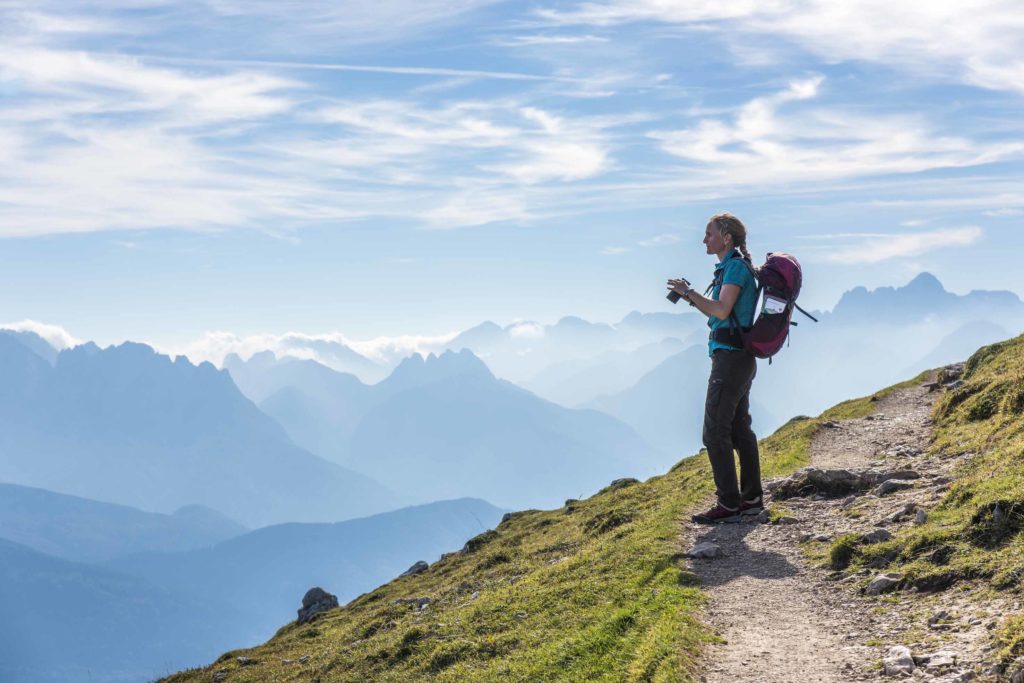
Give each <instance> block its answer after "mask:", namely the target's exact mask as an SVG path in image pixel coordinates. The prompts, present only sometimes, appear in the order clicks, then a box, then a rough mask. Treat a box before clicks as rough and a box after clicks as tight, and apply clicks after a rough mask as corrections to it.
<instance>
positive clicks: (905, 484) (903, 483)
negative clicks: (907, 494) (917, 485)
mask: <svg viewBox="0 0 1024 683" xmlns="http://www.w3.org/2000/svg"><path fill="white" fill-rule="evenodd" d="M913 485H914V482H912V481H910V480H908V479H886V480H885V481H883V482H882V483H881V484H879V485H878V486H877V487H876V488H875V494H876V495H879V496H885V495H888V494H890V493H894V492H896V491H902V490H903V489H909V488H911V487H913Z"/></svg>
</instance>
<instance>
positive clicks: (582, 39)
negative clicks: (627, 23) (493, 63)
mask: <svg viewBox="0 0 1024 683" xmlns="http://www.w3.org/2000/svg"><path fill="white" fill-rule="evenodd" d="M607 42H608V38H605V37H603V36H594V35H580V34H566V33H554V34H552V33H535V34H532V35H520V36H513V37H511V38H507V39H503V40H500V41H497V44H498V45H503V46H505V47H519V46H534V45H581V44H586V43H607Z"/></svg>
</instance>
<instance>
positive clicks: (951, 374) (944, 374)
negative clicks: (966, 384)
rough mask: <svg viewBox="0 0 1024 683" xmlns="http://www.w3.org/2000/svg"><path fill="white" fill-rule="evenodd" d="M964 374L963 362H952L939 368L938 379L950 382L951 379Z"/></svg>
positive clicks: (958, 377)
mask: <svg viewBox="0 0 1024 683" xmlns="http://www.w3.org/2000/svg"><path fill="white" fill-rule="evenodd" d="M963 374H964V364H963V363H952V364H950V365H947V366H945V367H944V368H942V369H941V370H939V378H938V379H939V381H940V382H952V381H953V380H956V379H960V377H961V376H962V375H963Z"/></svg>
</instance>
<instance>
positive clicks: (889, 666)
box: [882, 645, 914, 676]
mask: <svg viewBox="0 0 1024 683" xmlns="http://www.w3.org/2000/svg"><path fill="white" fill-rule="evenodd" d="M882 665H883V667H884V670H885V675H886V676H903V675H906V674H910V673H913V672H914V657H913V656H912V655H911V654H910V648H909V647H906V646H905V645H893V646H892V647H890V648H889V651H888V652H886V653H885V658H884V659H882Z"/></svg>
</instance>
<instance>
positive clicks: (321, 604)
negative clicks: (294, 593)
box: [296, 587, 338, 624]
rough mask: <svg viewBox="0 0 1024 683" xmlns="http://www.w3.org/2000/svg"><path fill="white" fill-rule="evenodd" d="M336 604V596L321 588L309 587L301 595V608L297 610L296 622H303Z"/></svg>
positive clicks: (332, 607)
mask: <svg viewBox="0 0 1024 683" xmlns="http://www.w3.org/2000/svg"><path fill="white" fill-rule="evenodd" d="M337 606H338V597H337V596H335V595H331V594H330V593H328V592H327V591H325V590H324V589H323V588H319V587H316V588H310V589H309V590H308V591H306V594H305V595H304V596H302V609H300V610H299V618H298V619H296V623H298V624H305V623H306V622H308V621H310V620H312V619H313V617H314V616H316V615H317V614H320V613H321V612H326V611H327V610H329V609H334V608H335V607H337Z"/></svg>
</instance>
